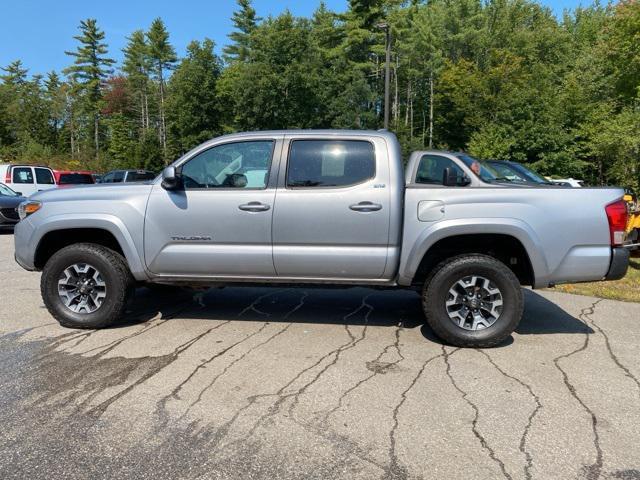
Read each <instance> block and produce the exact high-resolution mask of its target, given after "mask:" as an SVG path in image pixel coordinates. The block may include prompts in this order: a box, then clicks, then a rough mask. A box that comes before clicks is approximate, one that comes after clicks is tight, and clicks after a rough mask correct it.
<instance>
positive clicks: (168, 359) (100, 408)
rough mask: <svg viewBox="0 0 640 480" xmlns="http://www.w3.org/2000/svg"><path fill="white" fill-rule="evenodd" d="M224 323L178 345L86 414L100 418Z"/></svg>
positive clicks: (224, 323)
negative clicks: (153, 365)
mask: <svg viewBox="0 0 640 480" xmlns="http://www.w3.org/2000/svg"><path fill="white" fill-rule="evenodd" d="M226 323H227V322H223V323H220V324H218V325H216V326H214V327H211V328H209V329H207V330H205V331H204V332H202V333H200V334H199V335H196V336H195V337H193V338H191V339H190V340H188V341H186V342H184V343H183V344H181V345H178V346H177V347H176V348H175V349H174V351H173V352H172V353H170V354H169V355H165V356H164V357H160V358H162V359H163V360H164V361H162V362H159V365H158V366H156V368H153V369H151V370H150V371H148V372H146V373H145V374H144V375H142V376H141V377H140V378H139V379H138V380H136V381H135V382H133V383H132V384H131V385H129V386H127V387H126V388H124V389H123V390H121V391H120V392H118V393H116V394H115V395H112V396H111V397H109V398H108V399H106V400H104V401H103V402H102V403H100V404H98V405H97V406H95V407H93V408H92V409H91V410H89V412H88V413H90V414H94V415H96V416H98V417H100V416H101V415H102V414H104V412H105V411H106V410H107V408H109V407H110V406H111V405H112V404H113V403H114V402H116V401H118V400H119V399H120V398H122V397H124V396H125V395H127V394H128V393H130V392H131V391H132V390H133V389H135V388H136V387H138V386H139V385H141V384H143V383H144V382H146V381H147V380H149V379H150V378H151V377H154V376H155V375H157V374H158V373H160V372H161V371H162V370H163V369H164V368H166V367H167V366H168V365H170V364H172V363H173V362H174V361H175V360H177V359H178V357H179V356H180V354H182V353H183V352H185V351H186V350H188V349H189V348H191V347H192V346H193V345H195V344H196V343H197V342H199V341H200V340H202V339H203V338H204V337H206V336H207V335H208V334H209V333H211V332H212V331H214V330H216V329H218V328H220V327H222V326H223V325H226Z"/></svg>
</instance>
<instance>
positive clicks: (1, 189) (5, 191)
mask: <svg viewBox="0 0 640 480" xmlns="http://www.w3.org/2000/svg"><path fill="white" fill-rule="evenodd" d="M0 195H4V196H5V197H19V196H20V195H18V194H17V193H16V192H14V191H13V190H11V189H10V188H9V187H7V186H6V185H5V184H4V183H0Z"/></svg>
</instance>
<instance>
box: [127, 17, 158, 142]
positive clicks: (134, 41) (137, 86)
mask: <svg viewBox="0 0 640 480" xmlns="http://www.w3.org/2000/svg"><path fill="white" fill-rule="evenodd" d="M127 40H128V41H129V43H127V46H126V47H125V48H124V49H123V50H122V51H123V53H124V62H123V64H122V71H123V72H124V73H125V74H126V75H127V81H128V82H129V84H130V86H131V90H132V91H133V92H134V95H135V96H136V111H137V112H138V113H139V119H140V130H141V131H142V132H145V131H146V130H148V129H149V127H150V123H149V118H150V115H149V75H150V73H149V72H150V71H151V67H152V65H151V58H150V56H149V46H148V45H147V40H146V37H145V34H144V31H142V30H136V31H135V32H133V33H132V34H131V36H130V37H127Z"/></svg>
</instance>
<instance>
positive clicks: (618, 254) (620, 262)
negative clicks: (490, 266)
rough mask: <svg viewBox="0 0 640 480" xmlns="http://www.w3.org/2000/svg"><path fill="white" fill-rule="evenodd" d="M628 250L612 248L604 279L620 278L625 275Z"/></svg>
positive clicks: (627, 267) (627, 265)
mask: <svg viewBox="0 0 640 480" xmlns="http://www.w3.org/2000/svg"><path fill="white" fill-rule="evenodd" d="M629 256H630V253H629V250H628V249H626V248H614V249H612V251H611V265H610V266H609V272H608V273H607V275H606V277H604V279H605V280H620V279H621V278H624V277H625V276H626V275H627V270H628V269H629Z"/></svg>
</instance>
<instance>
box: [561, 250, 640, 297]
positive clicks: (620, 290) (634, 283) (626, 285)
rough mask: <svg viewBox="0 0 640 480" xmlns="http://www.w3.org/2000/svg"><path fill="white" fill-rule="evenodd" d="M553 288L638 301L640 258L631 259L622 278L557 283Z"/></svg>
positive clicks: (579, 293) (639, 293)
mask: <svg viewBox="0 0 640 480" xmlns="http://www.w3.org/2000/svg"><path fill="white" fill-rule="evenodd" d="M555 290H557V291H560V292H565V293H574V294H576V295H588V296H590V297H598V298H606V299H609V300H622V301H624V302H639V303H640V259H637V258H635V259H631V264H630V265H629V272H628V273H627V276H626V277H624V278H623V279H622V280H618V281H615V282H593V283H579V284H575V285H558V286H557V287H556V288H555Z"/></svg>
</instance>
